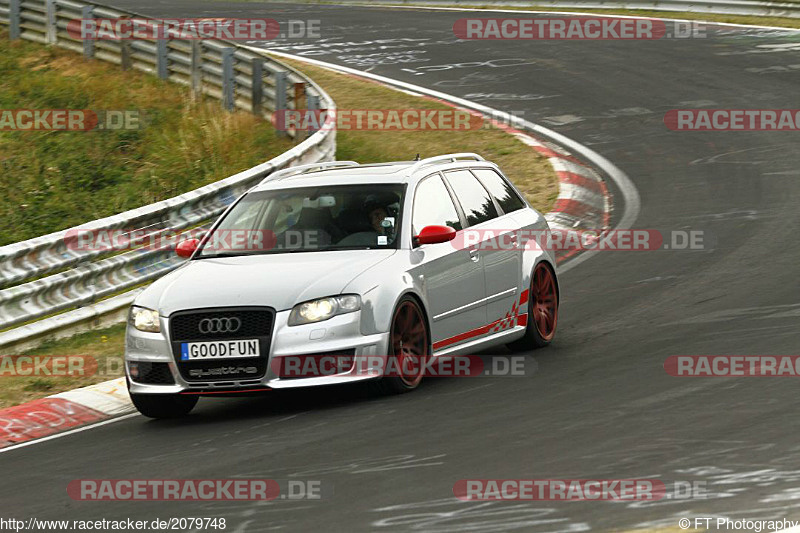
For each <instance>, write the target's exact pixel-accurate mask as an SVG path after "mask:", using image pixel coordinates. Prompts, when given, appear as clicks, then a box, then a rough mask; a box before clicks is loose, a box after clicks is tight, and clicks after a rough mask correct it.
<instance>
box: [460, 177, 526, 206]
mask: <svg viewBox="0 0 800 533" xmlns="http://www.w3.org/2000/svg"><path fill="white" fill-rule="evenodd" d="M472 172H474V173H475V175H476V176H478V178H479V179H480V180H481V183H483V184H484V185H485V186H486V188H487V189H489V192H490V193H491V194H492V196H494V199H495V200H496V201H497V203H498V204H500V208H501V209H502V210H503V212H504V213H511V212H512V211H517V210H519V209H522V208H523V207H525V202H523V201H522V199H521V198H520V197H519V195H518V194H517V191H515V190H514V187H512V186H511V184H510V183H508V182H507V181H506V180H505V179H503V177H502V176H501V175H500V174H498V173H497V172H495V171H494V170H492V169H490V168H476V169H473V170H472Z"/></svg>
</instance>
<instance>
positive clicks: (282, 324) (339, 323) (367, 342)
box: [125, 311, 389, 394]
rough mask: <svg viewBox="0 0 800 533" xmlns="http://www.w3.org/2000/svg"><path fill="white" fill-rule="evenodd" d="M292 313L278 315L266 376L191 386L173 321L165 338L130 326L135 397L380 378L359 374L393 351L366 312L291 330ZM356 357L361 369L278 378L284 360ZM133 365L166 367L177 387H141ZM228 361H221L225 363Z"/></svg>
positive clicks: (164, 325)
mask: <svg viewBox="0 0 800 533" xmlns="http://www.w3.org/2000/svg"><path fill="white" fill-rule="evenodd" d="M288 319H289V311H280V312H277V313H276V314H275V320H274V326H273V331H272V336H271V340H270V347H269V354H268V361H267V371H266V373H265V374H264V376H263V377H260V378H247V379H231V380H221V379H217V380H210V379H209V380H203V381H194V380H192V381H187V380H186V379H184V377H183V376H182V375H181V373H180V371H179V370H178V366H177V365H179V364H181V363H180V362H179V361H178V360H176V358H175V357H174V355H173V353H172V344H171V342H170V339H169V330H168V322H169V321H168V319H167V318H165V317H162V318H161V333H149V332H144V331H139V330H137V329H135V328H134V327H132V326H131V325H130V324H129V325H128V329H127V332H126V336H125V337H126V339H125V370H126V374H127V376H128V380H129V386H130V392H131V393H133V394H179V393H184V394H187V393H190V394H215V393H221V392H231V393H236V392H245V391H253V390H263V389H289V388H300V387H315V386H319V385H336V384H343V383H350V382H355V381H364V380H368V379H375V378H376V377H379V376H380V374H379V373H376V372H372V373H365V372H364V371H363V370H362V371H361V372H359V371H358V370H357V369H358V368H359V367H361V368H363V367H364V365H359V364H358V363H357V361H358V359H359V358H366V357H368V356H385V355H386V354H387V353H388V348H389V333H388V332H387V333H378V334H373V335H363V334H362V333H361V328H360V321H361V311H356V312H354V313H347V314H344V315H339V316H335V317H333V318H331V319H329V320H325V321H323V322H317V323H314V324H305V325H302V326H289V325H288V324H287V321H288ZM348 351H349V352H351V353H352V352H353V351H354V358H355V361H356V364H354V365H353V368H352V369H351V370H350V371H348V372H344V373H339V374H330V375H328V374H326V375H324V376H319V377H318V376H314V377H293V378H291V379H287V378H281V377H279V376H278V375H277V374H276V373H275V369H276V368H277V365H278V363H279V361H278V358H281V357H292V356H295V357H297V356H305V355H311V354H333V353H337V352H348ZM132 362H146V363H166V364H167V365H168V367H169V371H170V373H171V374H172V378H173V379H174V381H175V383H174V384H172V385H164V384H158V385H156V384H148V383H140V382H137V381H136V379H133V378H131V374H130V364H131V363H132ZM225 362H226V361H223V362H221V364H224V363H225Z"/></svg>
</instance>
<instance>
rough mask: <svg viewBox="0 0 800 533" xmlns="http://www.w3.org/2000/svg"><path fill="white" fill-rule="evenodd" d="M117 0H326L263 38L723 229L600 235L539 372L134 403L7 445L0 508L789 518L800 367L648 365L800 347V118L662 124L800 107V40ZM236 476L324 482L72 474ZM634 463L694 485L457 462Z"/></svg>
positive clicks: (143, 6)
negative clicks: (391, 86)
mask: <svg viewBox="0 0 800 533" xmlns="http://www.w3.org/2000/svg"><path fill="white" fill-rule="evenodd" d="M113 3H114V4H115V5H116V6H118V7H122V8H128V9H131V10H136V11H139V12H142V13H145V14H148V15H153V16H173V17H175V16H180V17H192V16H218V17H223V16H226V17H273V18H277V19H278V20H286V19H309V18H312V19H314V18H319V19H321V20H322V37H323V39H322V42H321V43H317V45H316V46H313V47H309V48H298V47H297V46H298V44H299V43H298V42H296V41H294V42H289V41H278V42H276V43H271V44H270V46H272V47H276V49H279V50H282V51H285V52H290V53H300V52H302V53H305V54H308V55H310V56H312V57H314V58H316V59H321V60H324V61H330V62H334V63H338V64H343V65H347V66H351V67H354V68H359V69H363V70H370V71H371V72H374V73H377V74H381V75H385V76H389V77H393V78H396V79H400V80H404V81H408V82H411V83H415V84H418V85H422V86H425V87H429V88H433V89H436V90H440V91H444V92H447V93H450V94H454V95H457V96H461V97H466V98H470V99H473V100H475V101H478V102H481V103H484V104H487V105H490V106H493V107H496V108H500V109H503V110H506V111H514V112H518V113H519V112H524V115H523V116H524V118H526V119H528V120H531V121H533V122H538V123H541V124H542V125H545V126H548V127H551V128H552V129H554V130H556V131H558V132H560V133H563V134H565V135H567V136H569V137H571V138H573V139H575V140H577V141H579V142H582V143H584V144H586V145H588V146H590V147H591V148H592V149H594V150H596V151H597V152H599V153H600V154H602V155H603V156H605V157H606V158H608V159H609V160H611V161H612V162H614V163H615V164H616V165H617V166H619V167H620V168H621V169H622V170H623V171H624V172H625V173H627V174H628V176H629V177H630V178H631V180H633V182H634V183H635V184H636V186H637V188H638V190H639V193H640V195H641V198H642V210H641V214H640V216H639V218H638V220H637V221H636V223H635V224H634V227H637V228H654V229H660V230H664V231H670V230H689V229H694V230H704V231H706V232H707V234H709V235H713V238H709V239H708V240H709V242H713V243H714V244H713V249H709V250H706V251H694V252H685V251H684V252H681V251H672V250H666V251H657V252H638V253H637V252H604V253H599V254H596V255H595V256H594V257H592V258H591V259H590V260H589V261H586V262H584V263H582V264H580V265H578V266H577V267H575V268H573V269H571V270H570V271H569V272H567V273H565V274H564V276H563V277H562V280H561V283H562V291H563V300H562V305H561V316H560V321H559V326H560V329H559V332H558V336H557V338H556V341H555V342H554V344H553V345H552V346H551V347H550V348H549V349H546V350H543V351H539V352H536V353H535V354H533V355H531V357H535V359H536V362H537V363H538V370H537V372H536V373H535V374H533V375H530V376H528V377H524V378H521V377H518V378H480V379H471V380H470V379H455V378H454V379H437V380H429V381H428V382H426V383H425V384H424V386H423V387H422V388H421V389H420V390H419V391H417V392H415V393H414V394H409V395H404V396H399V397H390V398H374V397H369V396H367V395H365V394H364V393H363V392H362V391H361V390H360V389H352V388H349V389H335V390H329V389H328V390H317V391H314V392H312V393H300V394H298V393H290V394H284V393H281V394H278V393H275V394H274V395H271V396H268V397H266V398H263V399H228V400H219V401H212V400H201V403H200V405H199V406H198V408H197V409H196V410H195V412H194V414H193V416H191V417H190V418H188V419H186V420H183V421H177V422H163V421H162V422H153V421H149V420H147V419H145V418H142V417H134V418H130V419H127V420H124V421H120V422H117V423H114V424H111V425H107V426H104V427H100V428H97V429H93V430H91V431H86V432H82V433H78V434H76V435H72V436H68V437H64V438H60V439H56V440H53V441H50V442H45V443H41V444H37V445H34V446H29V447H26V448H22V449H18V450H12V451H10V452H7V453H3V454H0V472H2V478H3V483H2V484H1V485H0V502H2V508H3V513H2V514H3V515H6V516H16V517H17V518H27V517H30V516H35V517H38V518H69V519H88V518H122V517H131V518H139V519H153V518H156V517H158V518H167V517H188V516H196V517H198V516H202V517H209V516H219V517H225V518H226V519H227V522H228V525H229V527H228V529H227V531H272V530H284V531H314V530H320V529H326V530H331V531H387V532H402V531H425V532H427V531H433V532H451V531H452V532H457V531H512V530H515V531H516V530H519V531H534V532H540V531H541V532H544V531H582V530H588V529H594V530H623V529H633V528H641V527H676V526H677V523H678V519H679V518H681V517H687V516H688V517H695V516H700V517H705V516H713V517H717V516H724V517H730V518H736V519H772V518H774V519H783V518H789V519H792V518H794V519H800V489H798V486H800V459H798V450H800V445H798V439H797V435H798V431H797V429H796V428H797V426H795V424H796V418H795V410H796V409H797V407H798V405H800V401H799V400H798V394H797V382H796V381H795V380H793V379H790V378H782V379H755V378H739V379H735V378H733V379H723V378H692V379H690V378H674V377H670V376H668V375H667V374H666V373H665V371H664V369H663V366H662V365H663V363H664V360H665V359H666V358H667V357H668V356H670V355H695V354H740V355H763V354H797V353H798V352H799V350H798V326H800V283H798V280H797V274H798V271H799V269H798V263H800V252H799V251H798V250H800V247H798V244H797V235H798V232H799V231H798V230H800V224H799V223H798V220H800V216H798V208H797V204H798V201H800V180H799V179H798V178H800V145H799V144H798V134H797V133H790V132H762V133H742V132H736V133H734V132H694V133H686V132H672V131H669V130H667V128H666V127H665V126H664V124H663V122H662V119H663V115H664V113H665V112H666V111H667V110H669V109H675V108H682V107H683V108H694V107H711V108H737V109H742V108H744V109H765V108H770V109H773V108H796V107H800V106H798V100H797V95H798V87H799V86H800V71H798V70H797V69H795V68H793V67H791V65H796V64H797V63H800V37H798V36H797V35H793V34H781V33H779V32H772V31H766V30H752V29H749V30H748V29H733V28H721V27H709V28H708V30H707V33H708V37H707V38H705V39H690V40H674V39H669V40H661V41H654V42H642V41H637V42H618V41H617V42H614V41H605V42H581V41H568V42H555V41H549V42H548V41H539V42H523V41H494V42H492V41H483V42H480V41H477V42H476V41H473V42H458V41H457V40H456V39H455V38H454V36H453V34H452V30H451V28H452V24H453V22H454V21H455V20H456V19H457V18H460V17H463V16H465V15H463V14H462V13H455V12H432V11H418V10H407V9H402V10H392V9H385V8H372V9H371V8H358V7H335V6H324V7H319V6H284V5H278V6H276V5H264V4H258V3H225V2H201V1H196V0H192V1H191V2H189V1H180V2H178V1H170V2H166V1H154V0H136V1H134V0H114V2H113ZM484 16H488V15H486V14H485V12H484ZM378 39H392V40H393V41H392V42H386V43H374V42H373V41H375V40H378ZM276 45H277V46H276ZM323 45H324V46H323ZM775 67H782V68H775ZM763 69H767V70H763ZM612 189H613V187H612ZM621 207H622V206H617V216H618V214H619V212H620V209H621ZM232 477H236V478H238V477H244V478H250V477H260V478H273V479H278V480H286V479H306V480H321V481H322V482H323V484H324V485H325V486H326V487H328V490H329V491H332V493H331V494H328V497H327V498H326V499H325V500H323V501H319V502H316V501H305V502H288V501H276V502H272V503H265V504H253V503H204V504H198V503H187V502H178V503H169V504H165V503H158V502H113V503H111V502H75V501H72V500H70V499H69V498H68V496H67V494H66V485H67V483H68V482H69V481H70V480H73V479H80V478H84V479H85V478H138V479H143V478H158V479H164V478H189V479H192V478H194V479H199V478H232ZM633 477H645V478H659V479H661V480H663V481H665V482H666V483H667V484H668V485H669V484H671V483H672V482H674V481H700V482H704V483H705V484H706V491H707V493H706V497H705V498H703V499H698V498H692V499H681V500H678V499H669V500H662V501H660V502H655V503H630V502H627V503H611V502H533V503H531V502H491V503H473V502H460V501H458V500H456V499H455V498H454V497H453V493H452V488H453V484H454V483H455V482H456V481H457V480H460V479H475V478H477V479H481V478H484V479H485V478H537V479H547V478H551V479H552V478H559V479H566V478H579V479H589V478H606V479H611V478H616V479H619V478H633Z"/></svg>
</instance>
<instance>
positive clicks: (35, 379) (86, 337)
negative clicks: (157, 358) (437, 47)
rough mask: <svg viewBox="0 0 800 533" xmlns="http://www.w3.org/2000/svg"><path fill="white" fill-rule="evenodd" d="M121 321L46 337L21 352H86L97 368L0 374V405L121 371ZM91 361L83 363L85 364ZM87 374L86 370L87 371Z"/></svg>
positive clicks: (104, 378)
mask: <svg viewBox="0 0 800 533" xmlns="http://www.w3.org/2000/svg"><path fill="white" fill-rule="evenodd" d="M124 347H125V324H118V325H116V326H112V327H110V328H106V329H102V330H96V331H88V332H86V333H81V334H79V335H75V336H74V337H72V338H69V339H65V340H59V341H50V342H46V343H44V344H42V345H41V346H39V347H38V348H36V349H35V350H30V351H27V352H25V353H23V354H21V355H33V356H89V357H92V358H94V360H96V361H97V368H98V371H97V372H96V373H92V375H81V376H46V375H42V376H8V375H4V376H2V377H0V409H2V408H3V407H10V406H12V405H17V404H20V403H24V402H28V401H31V400H35V399H37V398H43V397H45V396H49V395H50V394H56V393H59V392H64V391H67V390H70V389H75V388H78V387H85V386H87V385H92V384H94V383H100V382H101V381H106V380H109V379H114V378H117V377H120V376H122V375H123V371H124V370H123V366H122V362H123V359H122V357H123V355H124ZM89 367H92V368H93V367H94V365H87V368H89ZM87 374H88V373H87Z"/></svg>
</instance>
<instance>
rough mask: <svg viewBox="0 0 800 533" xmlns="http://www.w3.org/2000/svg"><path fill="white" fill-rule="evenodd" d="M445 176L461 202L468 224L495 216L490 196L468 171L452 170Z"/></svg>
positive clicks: (495, 210)
mask: <svg viewBox="0 0 800 533" xmlns="http://www.w3.org/2000/svg"><path fill="white" fill-rule="evenodd" d="M446 176H447V181H448V182H449V183H450V185H451V186H452V187H453V190H454V191H455V193H456V198H458V201H459V202H461V208H462V209H463V210H464V215H466V217H467V224H468V225H470V226H474V225H475V224H480V223H481V222H486V221H487V220H491V219H493V218H496V217H497V209H496V208H495V207H494V203H493V202H492V197H491V196H489V193H488V192H486V189H484V188H483V185H481V184H480V182H479V181H478V180H477V179H476V178H475V176H473V175H472V173H471V172H470V171H468V170H454V171H453V172H448V173H447V174H446Z"/></svg>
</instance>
